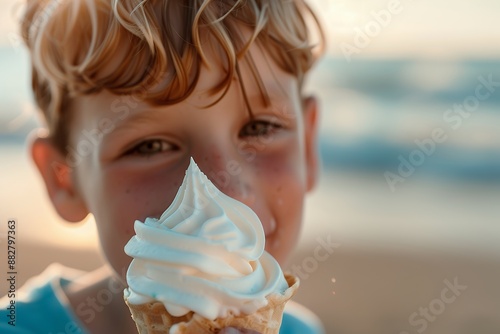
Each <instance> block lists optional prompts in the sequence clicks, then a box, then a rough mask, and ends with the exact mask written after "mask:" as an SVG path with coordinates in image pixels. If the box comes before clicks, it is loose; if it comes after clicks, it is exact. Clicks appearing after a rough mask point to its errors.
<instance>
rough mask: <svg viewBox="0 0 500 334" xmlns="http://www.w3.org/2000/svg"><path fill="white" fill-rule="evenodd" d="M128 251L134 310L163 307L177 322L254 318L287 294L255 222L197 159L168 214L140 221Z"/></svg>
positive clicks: (137, 222) (249, 212)
mask: <svg viewBox="0 0 500 334" xmlns="http://www.w3.org/2000/svg"><path fill="white" fill-rule="evenodd" d="M134 229H135V233H136V235H135V236H133V237H132V239H131V240H130V241H129V242H128V243H127V245H126V246H125V252H126V253H127V254H128V255H129V256H131V257H133V260H132V263H131V264H130V267H129V269H128V272H127V282H128V284H129V289H128V290H126V291H125V294H126V296H127V300H128V302H129V303H132V304H143V303H147V302H151V301H160V302H162V303H163V304H164V305H165V308H166V309H167V311H168V312H169V313H170V314H172V315H174V316H181V315H184V314H186V313H188V312H190V311H194V312H195V313H198V314H200V315H201V316H203V317H205V318H207V319H210V320H213V319H215V318H217V317H225V316H227V315H228V314H229V312H232V313H234V314H240V313H245V314H249V313H253V312H255V311H256V310H257V309H259V308H261V307H263V306H265V305H266V304H267V300H266V296H267V295H269V294H270V293H272V292H283V291H284V290H286V289H287V288H288V285H287V283H286V281H285V279H284V276H283V273H282V271H281V268H280V266H279V264H278V263H277V262H276V260H275V259H274V258H273V257H272V256H271V255H270V254H268V253H267V252H266V251H264V244H265V236H264V231H263V228H262V224H261V222H260V220H259V218H258V217H257V215H256V214H255V213H254V212H253V211H252V210H251V209H250V208H249V207H248V206H246V205H245V204H243V203H241V202H239V201H237V200H235V199H233V198H231V197H229V196H226V195H225V194H224V193H222V192H221V191H219V190H218V189H217V188H216V187H215V186H214V185H213V183H212V182H210V180H209V179H208V178H207V177H206V176H205V175H204V174H203V173H202V172H201V171H200V169H199V168H198V166H197V165H196V163H195V162H194V160H193V159H191V162H190V165H189V168H188V169H187V171H186V176H185V178H184V180H183V182H182V185H181V187H180V188H179V191H178V192H177V195H176V196H175V198H174V201H173V202H172V204H171V205H170V207H169V208H168V209H167V210H166V211H165V212H164V213H163V214H162V215H161V217H160V219H155V218H146V220H145V222H144V223H142V222H140V221H136V222H135V224H134Z"/></svg>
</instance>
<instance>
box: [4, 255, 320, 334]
mask: <svg viewBox="0 0 500 334" xmlns="http://www.w3.org/2000/svg"><path fill="white" fill-rule="evenodd" d="M82 274H83V272H80V271H77V270H74V269H69V268H66V267H63V266H61V265H59V264H53V265H51V266H49V267H48V268H47V269H46V270H45V271H44V272H43V273H42V274H41V275H40V276H38V277H35V278H32V279H30V280H29V281H28V282H27V283H26V285H24V286H23V288H22V289H20V290H19V291H17V292H16V297H17V299H16V303H15V326H13V325H12V324H13V323H12V321H13V320H14V318H13V314H12V317H11V313H13V312H12V307H11V309H9V307H10V305H11V304H10V299H9V298H8V295H7V296H5V297H3V298H2V299H0V333H2V334H7V333H12V334H89V333H90V332H89V331H88V330H86V329H85V326H84V325H83V324H82V323H81V321H80V320H79V318H78V317H77V316H76V314H75V313H74V312H73V310H72V309H71V308H70V306H69V301H68V299H67V297H66V295H65V293H64V291H63V287H64V286H66V285H68V284H69V283H71V282H72V281H73V280H75V279H76V278H77V277H78V276H80V275H82ZM9 321H10V322H11V324H9ZM323 333H324V330H323V327H322V325H321V322H320V321H319V320H318V318H317V317H316V316H315V315H314V314H313V313H312V312H311V311H309V310H308V309H306V308H305V307H303V306H301V305H299V304H297V303H294V302H288V303H287V304H286V306H285V312H284V314H283V320H282V325H281V328H280V334H323Z"/></svg>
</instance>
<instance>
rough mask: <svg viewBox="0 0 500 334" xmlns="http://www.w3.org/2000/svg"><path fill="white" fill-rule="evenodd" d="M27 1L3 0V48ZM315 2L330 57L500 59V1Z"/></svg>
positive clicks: (14, 37) (13, 39)
mask: <svg viewBox="0 0 500 334" xmlns="http://www.w3.org/2000/svg"><path fill="white" fill-rule="evenodd" d="M23 2H24V1H23V0H0V47H1V46H4V47H5V46H9V45H10V46H14V47H18V45H19V38H18V34H17V27H16V17H17V15H18V14H16V13H18V12H19V10H17V11H16V8H19V7H20V6H21V5H22V3H23ZM309 3H310V4H311V6H312V7H313V8H314V9H316V12H317V13H319V16H320V20H321V21H322V23H323V26H324V27H325V30H326V32H327V36H328V45H329V51H328V53H329V54H330V55H332V56H345V49H346V48H347V49H349V46H352V47H354V48H355V49H357V51H359V52H358V53H356V55H357V56H361V57H390V58H394V57H396V58H398V57H421V58H497V57H498V56H499V55H500V43H498V41H499V40H500V20H498V14H499V13H500V1H498V0H476V1H454V0H310V1H309ZM376 13H390V15H389V16H387V15H385V16H384V15H383V14H379V15H376ZM377 17H378V19H377ZM382 24H383V25H382ZM367 29H368V30H367ZM370 29H371V30H370ZM367 31H368V32H369V34H370V35H371V36H368V41H367V42H365V44H367V45H364V44H363V45H361V46H362V47H359V46H360V45H359V43H358V45H356V41H358V42H359V40H360V38H361V37H359V36H360V35H362V34H363V33H365V34H366V32H367ZM343 50H344V51H343ZM350 50H351V51H352V50H353V49H352V48H350Z"/></svg>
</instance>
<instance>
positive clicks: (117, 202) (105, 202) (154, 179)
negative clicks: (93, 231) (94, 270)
mask: <svg viewBox="0 0 500 334" xmlns="http://www.w3.org/2000/svg"><path fill="white" fill-rule="evenodd" d="M183 173H184V171H181V172H180V173H177V172H175V171H174V172H172V171H169V170H159V171H154V172H149V173H145V172H140V173H132V172H130V171H128V170H118V169H114V170H109V171H106V172H105V173H104V174H103V177H102V178H101V180H100V182H95V185H94V190H93V191H92V194H98V195H97V196H94V197H93V199H91V200H90V201H88V202H89V203H90V207H89V209H90V211H91V212H92V213H93V214H94V217H95V220H96V224H97V230H98V233H99V239H100V243H101V247H102V250H103V252H104V255H105V257H106V258H107V260H108V261H109V263H110V264H111V266H112V267H113V268H114V270H115V271H116V272H117V274H120V275H121V276H122V277H123V273H124V272H125V270H126V268H127V267H128V265H129V264H130V261H131V258H130V257H128V256H127V255H126V254H125V252H124V251H123V248H124V247H125V245H126V243H127V242H128V241H129V240H130V238H131V237H132V236H133V235H134V234H135V232H134V222H135V221H136V220H140V221H144V220H145V218H146V217H158V216H159V215H161V213H163V211H165V209H166V208H167V207H168V206H169V205H170V203H171V202H172V200H173V199H174V196H175V194H176V192H177V189H178V187H179V186H180V184H181V181H182V177H183Z"/></svg>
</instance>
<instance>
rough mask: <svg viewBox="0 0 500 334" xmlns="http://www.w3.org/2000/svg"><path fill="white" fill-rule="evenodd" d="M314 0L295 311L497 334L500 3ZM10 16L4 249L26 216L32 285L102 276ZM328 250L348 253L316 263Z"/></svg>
mask: <svg viewBox="0 0 500 334" xmlns="http://www.w3.org/2000/svg"><path fill="white" fill-rule="evenodd" d="M310 3H311V5H312V7H313V8H315V9H316V10H317V12H318V13H319V14H320V19H321V21H322V22H323V25H324V27H325V29H326V32H327V35H328V42H329V47H328V52H327V55H326V57H325V58H324V59H323V60H322V61H321V62H320V63H319V64H318V66H317V67H316V68H315V70H314V72H313V73H312V75H311V77H310V80H309V82H308V86H307V90H308V91H309V92H314V94H316V95H317V96H318V97H319V100H320V102H321V109H322V123H321V133H320V143H319V146H320V151H321V154H322V159H323V167H322V177H321V180H320V183H319V185H318V187H317V189H316V190H315V191H314V192H313V193H312V194H311V196H310V197H309V199H308V202H307V212H306V217H305V225H304V229H303V234H302V238H301V241H300V244H299V246H298V248H297V250H296V252H295V253H294V254H293V256H292V259H291V260H290V262H289V269H290V270H292V271H293V270H295V271H296V273H297V272H298V270H300V271H301V275H302V288H301V289H300V291H299V293H298V295H297V300H298V301H299V302H301V303H303V304H304V305H306V306H307V307H308V308H310V309H312V310H313V311H314V312H315V313H316V314H318V315H319V317H320V318H321V319H322V321H323V323H324V325H325V327H326V330H327V333H337V334H362V333H365V334H366V333H375V334H378V333H380V334H389V333H396V334H410V333H411V334H413V333H424V332H425V333H436V334H447V333H450V334H462V333H463V334H470V333H474V334H494V333H495V334H498V333H500V289H499V288H498V287H497V284H498V282H500V57H499V56H500V43H499V40H500V21H499V20H498V15H499V14H500V2H499V1H496V0H478V1H475V2H470V1H467V2H465V1H464V2H457V1H451V0H434V1H431V0H420V1H411V0H401V1H396V0H395V1H380V0H370V1H368V0H350V1H347V0H338V1H329V0H323V1H321V0H313V1H310ZM0 6H1V10H0V73H1V77H2V79H1V81H0V108H1V110H0V221H1V225H0V226H1V230H0V232H1V233H2V239H3V238H5V228H6V222H7V220H8V219H9V218H15V219H17V221H18V249H19V251H18V254H19V255H18V263H19V266H20V269H19V279H20V282H24V281H25V280H26V279H28V278H29V277H31V276H33V275H35V274H38V273H40V272H41V271H43V269H44V268H45V267H46V266H47V265H48V264H49V263H51V262H54V261H56V262H59V263H62V264H64V265H67V266H71V267H74V268H79V269H83V270H91V269H94V268H97V267H98V266H99V265H100V264H101V263H102V259H101V257H100V255H99V250H98V246H97V240H96V232H95V229H94V226H93V222H92V221H91V219H89V221H87V222H83V223H81V224H78V225H69V224H67V223H65V222H63V221H61V220H60V219H59V217H58V216H57V215H56V214H55V212H54V211H53V209H52V207H51V205H50V203H49V202H48V199H47V196H46V195H45V190H44V188H43V186H42V183H41V180H40V178H39V176H38V175H37V173H36V172H35V170H34V166H33V165H32V163H31V161H30V159H29V158H28V155H27V149H26V137H27V135H28V134H29V133H30V132H32V131H33V130H34V129H35V128H36V127H38V126H39V124H38V121H37V116H36V110H35V108H34V107H33V104H32V98H31V95H30V90H29V82H30V81H29V80H30V79H29V72H30V71H29V66H28V64H29V60H28V56H27V53H26V50H25V49H24V47H23V46H22V45H21V41H20V38H19V36H18V31H17V27H16V23H15V22H16V17H17V15H18V10H16V8H18V7H19V6H20V1H13V0H2V2H1V3H0ZM488 82H489V84H488ZM495 83H497V84H495ZM479 86H481V87H482V88H479V91H480V92H481V94H480V95H478V87H479ZM461 106H463V107H461ZM460 109H462V111H461V112H460ZM436 131H437V132H438V133H440V134H441V135H440V136H438V137H439V141H437V140H436V139H435V138H436V137H433V133H434V134H435V133H436ZM325 240H332V241H333V242H335V243H338V244H339V246H338V247H337V248H335V251H334V252H333V253H332V254H330V255H329V257H328V258H327V259H317V258H315V257H314V250H315V249H316V247H318V246H321V245H323V244H324V243H325ZM1 254H4V250H2V253H1ZM2 256H3V255H2ZM4 262H5V261H3V260H0V263H1V265H4ZM457 281H458V282H459V284H460V286H462V287H463V286H466V288H464V289H463V290H461V291H460V292H459V293H457V295H456V297H457V298H456V299H454V301H453V302H450V303H448V302H445V301H443V298H442V294H441V292H442V291H443V289H446V288H447V287H448V285H449V284H450V283H451V284H453V283H454V282H457ZM2 284H3V283H2ZM448 289H449V288H448ZM0 294H1V295H3V294H5V292H4V290H3V286H2V291H1V293H0ZM424 309H427V310H428V311H427V312H428V314H427V316H426V315H425V311H424ZM424 324H425V326H424ZM424 327H425V328H424Z"/></svg>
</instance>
